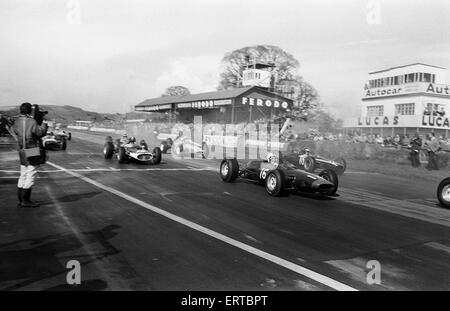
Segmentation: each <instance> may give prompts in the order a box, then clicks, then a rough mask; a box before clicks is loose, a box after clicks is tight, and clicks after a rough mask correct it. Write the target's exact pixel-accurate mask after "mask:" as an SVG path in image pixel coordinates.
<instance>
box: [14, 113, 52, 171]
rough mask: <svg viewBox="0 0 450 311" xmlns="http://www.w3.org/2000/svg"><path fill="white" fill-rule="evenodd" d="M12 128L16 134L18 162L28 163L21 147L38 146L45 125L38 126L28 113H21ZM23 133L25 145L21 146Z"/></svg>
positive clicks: (44, 130)
mask: <svg viewBox="0 0 450 311" xmlns="http://www.w3.org/2000/svg"><path fill="white" fill-rule="evenodd" d="M24 121H25V127H24ZM24 129H25V130H24ZM13 130H14V133H15V134H16V136H17V150H18V151H19V156H20V164H21V165H30V163H29V161H28V159H27V158H26V157H25V152H24V151H23V150H22V149H23V148H35V147H39V138H41V137H42V136H44V135H45V133H46V132H47V126H45V125H41V126H39V125H38V124H37V122H36V120H35V119H33V118H32V117H30V116H28V115H23V114H21V115H20V116H19V117H18V118H17V119H16V120H15V122H14V125H13ZM24 135H25V143H26V146H23V137H24Z"/></svg>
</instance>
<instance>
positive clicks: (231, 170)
mask: <svg viewBox="0 0 450 311" xmlns="http://www.w3.org/2000/svg"><path fill="white" fill-rule="evenodd" d="M238 175H239V163H238V161H237V160H236V159H223V160H222V163H220V178H222V180H223V181H224V182H233V181H235V180H236V178H237V177H238Z"/></svg>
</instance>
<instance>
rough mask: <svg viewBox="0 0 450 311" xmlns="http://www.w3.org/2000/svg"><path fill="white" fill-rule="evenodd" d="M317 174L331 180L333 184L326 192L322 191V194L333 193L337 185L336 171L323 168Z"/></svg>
mask: <svg viewBox="0 0 450 311" xmlns="http://www.w3.org/2000/svg"><path fill="white" fill-rule="evenodd" d="M319 176H320V177H322V178H323V179H325V180H327V181H329V182H331V183H332V184H333V185H334V187H333V188H331V189H330V190H327V191H326V192H323V193H322V194H325V195H334V194H335V193H336V191H337V189H338V187H339V180H338V176H337V174H336V172H335V171H333V170H323V171H322V172H320V173H319Z"/></svg>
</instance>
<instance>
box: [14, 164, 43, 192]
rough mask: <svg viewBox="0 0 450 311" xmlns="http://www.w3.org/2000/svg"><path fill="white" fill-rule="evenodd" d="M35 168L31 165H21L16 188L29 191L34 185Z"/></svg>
mask: <svg viewBox="0 0 450 311" xmlns="http://www.w3.org/2000/svg"><path fill="white" fill-rule="evenodd" d="M37 168H38V167H37V166H33V165H28V166H25V165H21V166H20V177H19V182H18V183H17V187H19V188H23V189H30V188H31V187H33V185H34V179H35V178H36V174H37Z"/></svg>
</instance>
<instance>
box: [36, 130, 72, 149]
mask: <svg viewBox="0 0 450 311" xmlns="http://www.w3.org/2000/svg"><path fill="white" fill-rule="evenodd" d="M42 146H43V147H44V149H46V150H66V149H67V138H66V137H65V136H62V135H58V134H55V133H53V132H50V133H48V134H47V135H45V136H44V137H42Z"/></svg>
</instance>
